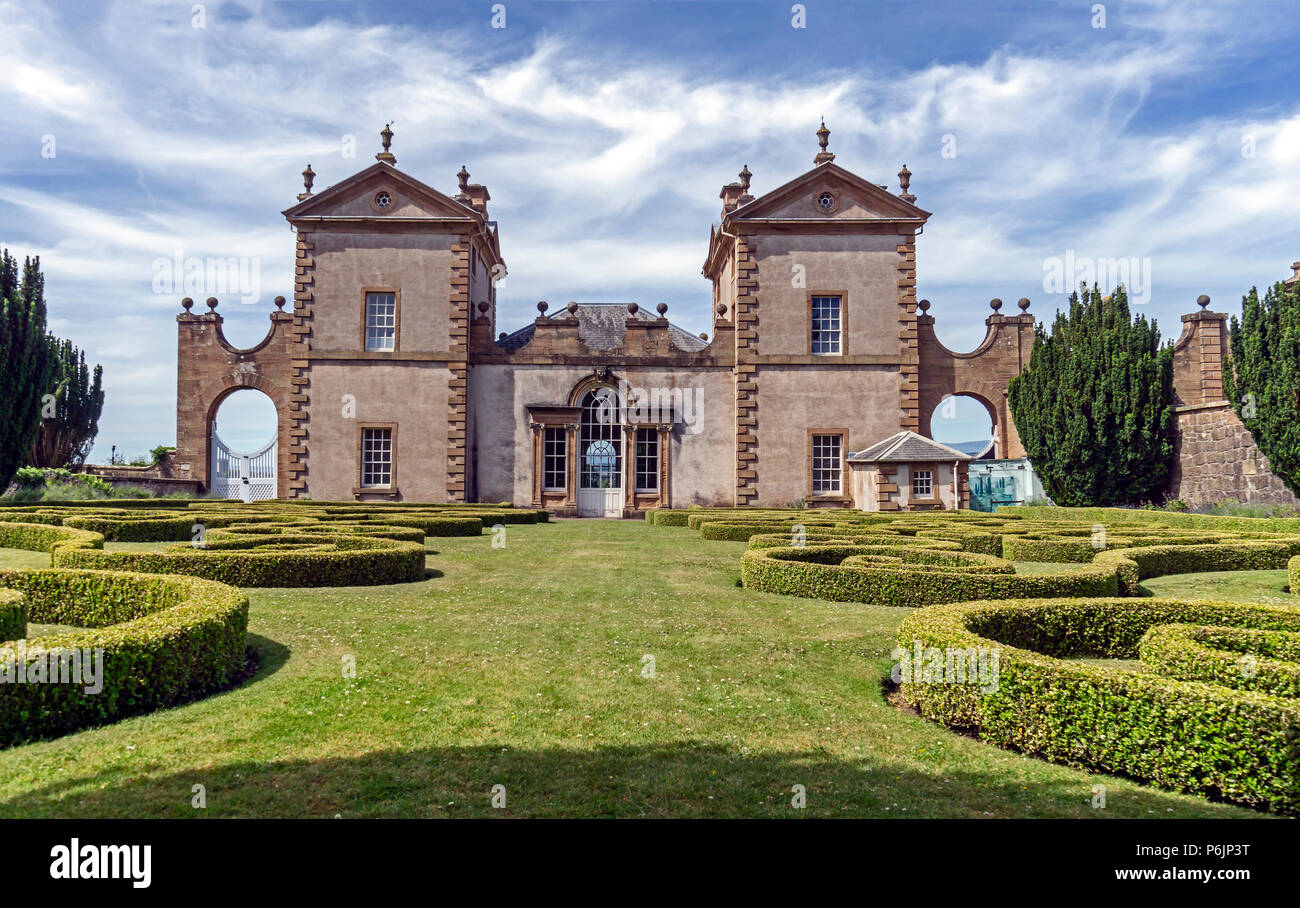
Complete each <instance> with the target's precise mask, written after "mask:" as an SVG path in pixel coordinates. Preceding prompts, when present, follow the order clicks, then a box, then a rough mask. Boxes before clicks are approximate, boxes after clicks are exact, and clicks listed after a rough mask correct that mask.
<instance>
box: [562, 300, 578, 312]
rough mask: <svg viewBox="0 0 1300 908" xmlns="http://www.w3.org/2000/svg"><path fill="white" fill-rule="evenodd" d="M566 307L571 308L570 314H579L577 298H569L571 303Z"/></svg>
mask: <svg viewBox="0 0 1300 908" xmlns="http://www.w3.org/2000/svg"><path fill="white" fill-rule="evenodd" d="M564 308H565V309H568V310H569V315H577V314H578V301H577V300H569V305H567V306H565V307H564Z"/></svg>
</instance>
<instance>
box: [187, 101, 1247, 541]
mask: <svg viewBox="0 0 1300 908" xmlns="http://www.w3.org/2000/svg"><path fill="white" fill-rule="evenodd" d="M381 135H382V139H383V149H382V151H380V153H379V154H377V155H376V156H375V157H376V161H375V163H374V164H372V165H370V166H369V167H367V168H365V169H363V170H361V171H360V172H358V173H355V174H353V175H351V176H349V177H347V178H346V179H344V180H342V181H341V182H338V183H335V184H334V185H332V186H330V187H328V188H326V189H324V190H321V191H320V192H314V191H313V188H312V187H313V182H314V178H315V174H314V173H313V171H312V169H311V167H310V166H308V168H307V170H306V171H304V173H303V179H304V191H303V192H302V193H300V194H299V196H298V200H297V204H295V205H293V206H292V207H290V208H288V209H287V210H285V211H284V216H285V218H286V219H287V220H288V222H289V223H290V225H291V226H292V227H293V229H294V231H295V232H296V236H297V260H296V268H295V286H294V294H293V299H292V306H291V307H289V308H286V305H287V301H286V300H285V299H284V298H283V297H278V298H277V300H276V303H277V309H276V311H274V312H273V313H272V314H271V330H270V332H269V333H268V335H267V336H266V338H265V339H264V340H263V341H262V342H261V343H260V344H258V345H256V346H255V347H252V348H249V349H239V348H236V347H234V346H233V345H231V344H230V343H228V342H227V340H226V339H225V337H224V335H223V333H222V327H221V326H222V317H221V316H220V315H219V314H218V313H217V301H216V300H215V299H209V300H208V302H207V311H206V312H203V313H202V314H196V313H195V312H193V311H192V309H193V302H192V301H191V300H188V299H186V300H185V301H183V305H184V309H185V311H184V312H183V313H182V314H181V315H179V316H177V322H178V331H179V346H178V357H177V404H178V410H177V452H176V455H175V458H174V461H175V465H176V470H177V472H178V475H181V476H183V477H189V478H191V479H192V480H194V481H196V482H197V483H198V484H199V485H200V486H201V487H202V488H203V489H204V490H206V491H208V492H209V493H211V494H217V495H222V496H234V497H241V496H242V497H245V498H262V497H281V498H303V497H310V498H312V499H315V500H404V501H428V502H455V501H509V502H513V503H515V504H517V505H521V506H527V505H533V506H544V507H547V508H549V509H552V510H553V511H555V512H556V513H558V514H568V515H593V516H597V515H599V516H623V515H629V514H632V513H635V512H637V511H639V510H642V509H645V508H649V507H665V506H671V507H686V506H689V505H693V504H698V505H727V506H730V505H762V506H784V505H790V504H792V503H797V502H806V503H807V504H809V505H810V506H827V507H843V506H849V505H851V504H852V501H853V489H852V487H851V479H850V465H851V460H850V455H851V454H852V453H853V452H857V451H863V450H864V449H867V448H869V447H871V446H873V445H875V444H877V443H878V442H881V441H882V440H884V439H887V438H889V437H890V436H893V435H895V434H896V433H899V432H913V433H921V434H925V433H927V432H928V430H929V425H930V417H931V414H932V413H933V412H934V410H935V408H936V407H938V406H939V405H940V403H941V402H942V401H943V400H944V399H945V398H947V397H949V396H951V395H958V394H960V395H968V396H970V397H973V398H975V399H976V400H978V401H980V402H981V403H982V404H983V405H984V407H985V408H986V409H987V410H988V412H989V416H990V420H991V423H992V425H993V426H994V429H995V452H994V454H995V456H998V457H1020V456H1023V454H1024V451H1023V449H1022V447H1021V445H1020V441H1019V438H1018V436H1017V434H1016V430H1015V426H1014V424H1013V423H1012V420H1011V418H1010V414H1009V412H1008V409H1007V400H1006V388H1007V382H1008V381H1009V379H1010V378H1011V377H1012V376H1014V375H1016V374H1017V373H1018V372H1019V371H1020V370H1021V369H1022V368H1023V366H1024V365H1025V363H1026V362H1027V361H1028V357H1029V352H1030V349H1031V347H1032V342H1033V327H1034V318H1033V316H1031V315H1030V314H1029V313H1028V312H1027V311H1026V310H1027V309H1028V308H1029V301H1028V300H1026V299H1022V300H1020V302H1019V309H1020V311H1019V313H1018V314H1015V315H1003V314H1002V312H1001V307H1002V303H1001V301H1000V300H996V299H995V300H993V301H992V303H991V306H992V314H991V315H989V316H988V317H987V319H986V322H985V323H986V326H987V335H986V337H985V340H984V342H983V343H982V344H980V346H979V347H978V348H976V349H975V350H974V351H972V352H970V353H955V352H953V351H950V350H948V349H946V348H945V347H944V346H943V345H942V344H941V343H939V341H938V339H937V337H936V336H935V332H934V318H933V317H932V316H931V315H930V314H929V312H928V310H929V308H930V305H929V303H928V302H927V301H925V300H920V301H918V300H917V299H916V253H915V250H916V246H915V243H916V238H917V236H918V235H919V234H920V232H921V230H922V228H923V227H924V226H925V223H926V221H927V220H928V218H929V217H930V213H929V212H927V211H925V210H923V209H921V208H919V207H917V205H916V196H914V195H913V194H912V193H911V192H910V179H911V174H910V173H909V171H908V170H907V168H906V166H904V167H903V168H902V170H901V171H900V172H899V174H898V178H899V189H898V191H897V192H894V191H891V190H889V189H888V188H887V187H886V186H884V185H882V184H877V183H873V182H870V181H868V180H866V179H864V178H862V177H860V176H858V175H856V174H854V173H852V172H851V171H849V170H847V169H845V168H844V167H842V166H840V165H839V164H837V163H835V155H834V154H832V153H831V152H830V151H829V150H828V139H829V131H828V130H827V129H826V127H825V125H824V124H823V125H822V128H821V129H820V130H818V133H817V135H818V142H819V150H818V151H817V153H816V155H815V157H814V158H813V166H812V168H811V169H809V170H808V171H806V172H804V173H802V174H800V175H799V176H796V177H795V178H794V179H792V180H790V181H789V182H786V183H784V184H783V185H780V186H778V187H776V188H774V189H772V190H770V191H768V192H767V193H765V194H764V195H761V196H758V197H755V196H754V195H752V194H751V192H750V182H751V177H752V174H751V173H750V172H749V168H748V167H745V168H743V169H742V170H741V171H740V174H739V179H738V180H737V181H736V182H732V183H728V184H726V185H725V186H723V187H722V191H721V193H720V198H721V200H722V208H721V212H720V214H719V220H718V221H717V222H716V223H715V224H714V225H713V227H712V230H711V233H710V236H709V241H708V246H707V253H706V255H705V259H704V265H703V274H704V277H705V278H706V279H707V280H709V281H710V282H711V284H712V287H713V306H712V308H713V312H712V325H711V328H712V330H711V332H708V333H706V334H702V335H700V336H698V337H697V336H695V335H692V334H691V333H689V332H687V331H684V330H682V329H681V328H679V327H677V326H676V325H674V324H672V323H671V322H670V321H669V320H668V318H667V315H666V306H664V305H663V304H659V305H658V306H656V307H654V311H648V310H647V308H644V307H642V306H639V305H638V304H637V303H618V304H609V303H577V302H570V303H568V304H567V305H557V306H554V307H552V306H550V305H548V304H547V303H539V304H538V315H537V317H536V318H535V319H534V321H533V322H532V323H531V324H528V325H525V326H523V327H522V328H519V329H517V330H515V331H513V332H509V331H505V330H499V326H498V323H497V311H496V281H497V280H498V279H499V278H500V277H501V276H503V275H504V273H505V260H504V257H503V253H502V245H501V240H500V236H499V233H498V229H497V224H496V222H495V221H494V220H492V219H491V218H490V216H489V214H488V202H489V201H490V196H489V194H488V191H487V189H486V188H485V187H484V186H482V185H479V184H474V183H470V182H469V173H468V172H467V171H466V170H465V168H462V169H461V171H460V173H459V174H458V175H457V176H458V180H459V184H458V189H457V191H456V193H455V194H454V195H445V194H443V193H442V192H439V191H438V190H437V189H434V188H433V187H431V186H429V185H427V184H425V183H422V182H420V181H419V180H418V179H416V178H415V177H412V176H410V175H408V174H407V173H405V172H403V171H401V170H399V169H398V168H397V166H396V163H397V162H396V158H395V156H394V155H393V153H392V151H391V140H392V132H391V130H390V129H388V128H387V127H386V128H385V129H384V131H383V133H381ZM1199 315H1200V317H1201V318H1202V321H1205V322H1206V324H1207V325H1208V324H1209V321H1208V320H1207V319H1206V318H1205V316H1206V314H1205V313H1201V314H1199ZM1189 318H1190V317H1189ZM1195 324H1196V325H1199V324H1200V322H1196V323H1195ZM1220 327H1221V326H1220ZM1192 333H1193V335H1194V336H1193V337H1191V339H1188V337H1186V336H1185V339H1184V341H1180V350H1183V349H1188V350H1190V349H1192V348H1193V347H1195V349H1196V350H1198V351H1200V353H1199V355H1200V357H1201V358H1200V359H1199V360H1198V361H1197V365H1196V366H1195V368H1197V369H1201V370H1202V371H1203V372H1204V374H1206V375H1210V374H1211V373H1212V370H1211V368H1210V355H1211V353H1212V349H1211V348H1212V346H1213V344H1212V343H1211V341H1210V340H1209V335H1208V334H1205V335H1204V336H1202V334H1201V333H1197V330H1193V332H1192ZM1180 356H1183V358H1184V360H1185V361H1186V362H1187V363H1190V362H1191V360H1187V359H1186V354H1183V353H1180ZM1187 368H1188V369H1192V368H1193V367H1192V366H1191V365H1188V366H1187ZM1182 374H1183V373H1182V372H1180V375H1182ZM1189 374H1190V373H1189ZM1206 380H1207V381H1208V380H1209V379H1206ZM1199 387H1200V390H1199V391H1198V392H1197V394H1198V395H1199V396H1196V398H1195V400H1196V403H1195V404H1193V403H1191V398H1186V399H1187V400H1188V401H1189V404H1188V405H1189V406H1194V405H1200V404H1203V403H1206V402H1207V401H1208V398H1207V397H1206V395H1207V394H1208V395H1210V396H1213V395H1212V394H1211V393H1210V391H1209V390H1207V388H1208V386H1207V385H1202V386H1199ZM246 388H256V389H259V390H261V391H263V392H265V393H266V394H267V395H268V396H269V397H270V398H271V400H272V401H273V402H274V404H275V407H276V412H277V419H278V430H277V433H276V437H275V438H274V439H273V440H271V441H270V442H269V443H268V444H267V445H266V446H265V447H263V448H262V449H261V450H259V451H254V452H235V451H231V450H230V449H229V448H228V447H227V446H226V445H225V444H224V443H223V442H222V441H221V440H220V438H219V437H218V436H217V434H216V431H215V423H214V420H215V416H216V412H217V408H218V407H219V406H220V404H221V402H222V401H223V400H224V399H225V398H226V397H227V396H228V395H230V394H232V393H235V392H237V391H239V390H241V389H246ZM1182 388H1183V385H1180V391H1181V389H1182ZM1189 393H1190V391H1189ZM1220 396H1221V395H1220ZM1196 412H1198V413H1199V412H1201V411H1196ZM1210 412H1212V411H1211V409H1207V410H1205V411H1204V413H1210ZM1213 412H1215V413H1218V411H1213ZM1204 413H1202V415H1201V416H1199V417H1192V416H1189V417H1188V426H1189V428H1190V427H1191V426H1193V425H1194V423H1195V419H1197V418H1200V419H1205V418H1210V417H1206V416H1204ZM1227 413H1228V416H1231V411H1230V410H1228V411H1227ZM1181 418H1182V417H1181V416H1180V419H1181ZM1212 418H1213V419H1223V418H1224V417H1223V415H1222V413H1218V415H1216V416H1214V417H1212ZM1216 425H1217V424H1216ZM1238 425H1239V424H1238ZM1209 434H1210V435H1211V436H1213V434H1214V429H1213V428H1211V429H1210V433H1209ZM1196 444H1197V445H1200V443H1199V442H1197V443H1196ZM1201 453H1202V452H1200V451H1199V448H1198V451H1197V452H1196V453H1190V452H1189V455H1188V456H1189V457H1190V459H1191V460H1192V461H1195V460H1197V458H1201V459H1202V460H1205V459H1206V458H1205V457H1201ZM1207 456H1208V454H1207ZM1205 465H1206V464H1199V465H1198V466H1205ZM1204 473H1205V471H1204V470H1201V471H1200V472H1197V471H1196V470H1195V469H1191V470H1189V471H1185V472H1184V474H1183V476H1182V479H1181V480H1180V481H1181V482H1184V483H1186V484H1188V486H1189V488H1190V487H1191V486H1196V487H1197V488H1199V487H1200V485H1198V484H1205V483H1209V482H1210V480H1208V479H1206V478H1204V475H1203V474H1204ZM946 487H947V486H945V488H946ZM1207 487H1208V486H1207ZM967 501H968V489H967V488H966V484H965V474H964V471H961V470H958V474H957V475H956V476H955V482H954V483H953V492H952V502H951V503H947V502H945V505H946V506H952V505H956V506H965V505H966V503H967Z"/></svg>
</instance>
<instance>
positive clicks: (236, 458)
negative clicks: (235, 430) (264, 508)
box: [208, 422, 276, 501]
mask: <svg viewBox="0 0 1300 908" xmlns="http://www.w3.org/2000/svg"><path fill="white" fill-rule="evenodd" d="M275 469H276V440H275V438H272V439H271V440H270V442H268V443H267V444H266V445H265V446H264V447H262V448H260V449H258V450H257V451H254V452H252V453H251V454H241V453H240V452H238V451H232V450H231V449H230V448H228V447H226V444H225V442H223V441H222V440H221V438H220V437H219V436H218V435H217V424H216V423H215V422H213V423H212V471H211V473H210V474H209V482H208V487H209V489H210V490H211V493H212V496H213V497H214V498H238V499H239V500H240V501H262V500H263V499H266V498H274V497H275V492H276V488H275V485H276V484H275Z"/></svg>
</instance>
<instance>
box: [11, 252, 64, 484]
mask: <svg viewBox="0 0 1300 908" xmlns="http://www.w3.org/2000/svg"><path fill="white" fill-rule="evenodd" d="M53 373H54V358H53V356H52V355H51V346H50V343H49V341H48V340H47V338H46V333H45V278H44V277H43V276H42V275H41V260H40V259H39V258H36V259H27V260H25V261H24V262H23V269H22V275H21V277H20V276H19V272H18V262H17V260H16V259H14V258H13V256H11V255H10V254H9V250H8V249H5V250H4V251H3V253H0V490H3V489H4V488H6V487H7V486H8V485H9V482H10V480H11V479H13V475H14V473H15V472H16V471H17V470H18V468H19V467H20V466H22V465H23V463H25V462H26V460H27V456H28V454H30V453H31V449H32V441H33V439H34V438H35V437H36V430H37V428H38V426H39V425H40V420H41V396H42V395H43V394H45V393H47V391H48V389H49V388H50V383H51V382H50V379H51V378H52V376H53Z"/></svg>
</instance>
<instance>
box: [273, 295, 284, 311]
mask: <svg viewBox="0 0 1300 908" xmlns="http://www.w3.org/2000/svg"><path fill="white" fill-rule="evenodd" d="M284 304H285V298H284V297H282V296H277V297H276V298H275V308H277V309H283V308H284Z"/></svg>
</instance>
